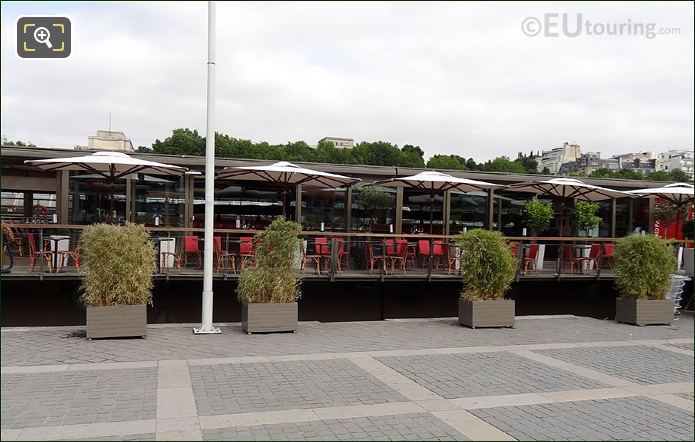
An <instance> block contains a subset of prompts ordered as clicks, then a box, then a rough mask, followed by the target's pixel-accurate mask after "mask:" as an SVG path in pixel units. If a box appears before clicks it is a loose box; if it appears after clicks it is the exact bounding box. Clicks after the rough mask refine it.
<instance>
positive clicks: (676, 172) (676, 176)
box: [669, 169, 693, 183]
mask: <svg viewBox="0 0 695 442" xmlns="http://www.w3.org/2000/svg"><path fill="white" fill-rule="evenodd" d="M669 178H670V180H671V181H678V182H682V183H687V182H691V181H693V179H692V178H690V176H689V175H688V174H687V173H685V172H683V171H682V170H680V169H673V170H672V171H671V172H670V173H669Z"/></svg>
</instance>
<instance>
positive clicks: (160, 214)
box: [131, 174, 186, 227]
mask: <svg viewBox="0 0 695 442" xmlns="http://www.w3.org/2000/svg"><path fill="white" fill-rule="evenodd" d="M131 186H133V187H134V189H135V190H134V191H135V200H134V208H133V215H132V218H133V220H134V221H135V222H137V223H141V224H145V225H149V226H154V225H159V226H164V227H183V225H184V213H185V212H184V210H185V206H186V204H185V203H186V200H185V191H184V178H183V177H178V176H171V175H169V176H158V175H145V174H138V175H137V178H136V179H133V180H131Z"/></svg>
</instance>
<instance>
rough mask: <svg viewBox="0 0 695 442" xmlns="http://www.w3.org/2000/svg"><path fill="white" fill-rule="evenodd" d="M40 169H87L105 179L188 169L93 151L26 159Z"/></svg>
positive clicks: (119, 153) (122, 154) (120, 154)
mask: <svg viewBox="0 0 695 442" xmlns="http://www.w3.org/2000/svg"><path fill="white" fill-rule="evenodd" d="M25 163H27V164H31V165H33V166H36V167H38V168H39V169H42V170H87V171H89V172H92V173H94V174H98V175H100V176H102V177H103V178H105V179H107V180H117V179H119V178H121V177H124V176H126V175H129V174H131V173H151V174H161V175H183V174H184V173H185V172H186V171H187V170H188V169H186V168H185V167H181V166H173V165H171V164H163V163H158V162H156V161H148V160H143V159H141V158H133V157H131V156H129V155H126V154H124V153H122V152H95V153H93V154H91V155H83V156H79V157H68V158H49V159H47V160H26V161H25Z"/></svg>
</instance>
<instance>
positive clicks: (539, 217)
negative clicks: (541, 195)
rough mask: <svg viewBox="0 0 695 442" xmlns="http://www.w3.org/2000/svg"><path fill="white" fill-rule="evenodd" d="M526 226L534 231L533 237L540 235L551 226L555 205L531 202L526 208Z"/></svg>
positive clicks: (536, 201)
mask: <svg viewBox="0 0 695 442" xmlns="http://www.w3.org/2000/svg"><path fill="white" fill-rule="evenodd" d="M524 217H525V218H526V225H527V226H528V228H529V229H531V231H532V235H534V236H535V234H537V233H540V232H542V231H544V230H545V229H547V228H548V227H549V226H550V221H552V220H553V203H545V204H544V203H542V202H540V201H538V200H531V201H529V202H528V203H526V205H525V206H524Z"/></svg>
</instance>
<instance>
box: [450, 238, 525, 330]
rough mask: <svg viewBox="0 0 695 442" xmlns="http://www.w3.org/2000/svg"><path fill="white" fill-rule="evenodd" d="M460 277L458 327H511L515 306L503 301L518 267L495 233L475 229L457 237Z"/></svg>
mask: <svg viewBox="0 0 695 442" xmlns="http://www.w3.org/2000/svg"><path fill="white" fill-rule="evenodd" d="M456 244H457V245H458V246H459V248H460V250H461V275H462V276H463V284H464V289H463V292H462V293H461V298H460V299H459V324H461V325H465V326H467V327H472V328H476V327H514V313H515V304H514V300H512V299H504V293H505V292H506V291H507V290H508V289H509V286H510V285H511V283H512V281H513V280H514V276H515V274H516V268H517V266H518V263H517V260H516V258H515V257H514V256H513V255H512V253H511V248H510V246H509V245H508V244H507V242H506V241H505V240H504V237H503V236H502V234H501V233H499V232H492V231H489V230H483V229H475V230H471V231H469V232H467V233H464V234H462V235H460V236H459V237H458V238H457V239H456Z"/></svg>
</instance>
